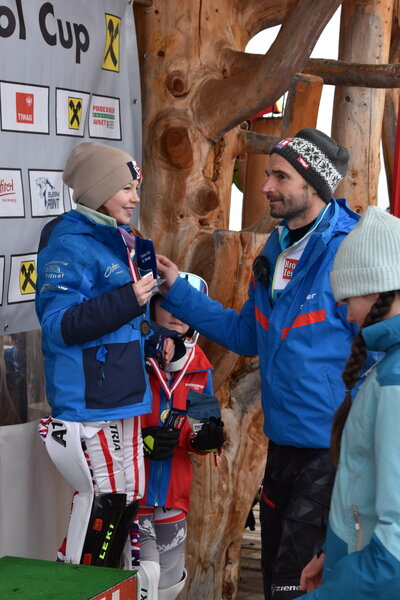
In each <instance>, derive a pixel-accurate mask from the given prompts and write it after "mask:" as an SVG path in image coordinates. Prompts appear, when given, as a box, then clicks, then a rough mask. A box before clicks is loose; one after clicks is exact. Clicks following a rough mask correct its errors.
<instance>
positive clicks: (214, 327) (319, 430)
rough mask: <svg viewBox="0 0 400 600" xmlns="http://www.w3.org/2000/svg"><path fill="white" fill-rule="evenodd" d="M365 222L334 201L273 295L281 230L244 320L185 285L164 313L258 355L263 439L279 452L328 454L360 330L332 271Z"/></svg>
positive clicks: (270, 244) (177, 287)
mask: <svg viewBox="0 0 400 600" xmlns="http://www.w3.org/2000/svg"><path fill="white" fill-rule="evenodd" d="M358 219H359V216H358V215H357V214H356V213H354V212H353V211H351V210H350V208H349V207H348V205H347V203H346V201H345V200H335V199H332V200H331V202H330V203H329V205H328V207H327V210H326V211H325V213H324V215H323V217H322V218H321V220H320V221H319V223H318V225H317V226H316V228H315V229H314V230H313V231H312V233H311V234H309V235H310V237H309V240H308V243H307V245H306V246H305V248H304V250H303V252H302V254H301V258H300V259H299V261H298V263H297V264H296V268H295V269H294V271H293V276H292V277H291V279H290V281H289V283H288V285H287V286H286V288H285V289H284V290H283V291H282V293H281V294H280V296H279V298H278V299H277V300H276V301H275V300H274V299H273V297H272V294H271V285H272V282H273V281H274V277H275V270H276V268H277V264H278V263H279V259H280V255H281V254H282V247H281V243H280V237H279V231H278V229H275V230H274V232H273V233H272V234H271V235H270V236H269V238H268V240H267V243H266V245H265V247H264V249H263V251H262V255H263V256H265V257H266V259H267V261H268V266H269V285H268V286H267V287H266V286H265V285H264V284H263V283H261V282H260V281H257V280H256V279H255V278H254V277H253V278H252V281H251V283H250V286H249V291H248V300H247V301H246V303H245V304H244V306H243V308H242V310H241V311H240V313H237V312H236V311H235V310H233V309H225V308H223V307H222V306H221V304H220V303H219V302H216V301H214V300H212V299H211V298H209V297H207V296H205V294H199V293H197V292H196V290H194V289H193V288H191V286H190V284H188V282H187V281H185V280H184V279H182V278H180V277H179V278H178V279H177V280H176V282H175V283H174V285H173V286H172V288H171V289H170V291H169V293H168V294H167V296H166V297H165V298H164V300H163V302H162V306H163V307H164V308H166V309H167V310H168V311H170V312H171V313H172V314H174V315H176V316H177V317H178V318H179V319H181V320H182V321H183V322H184V323H189V324H190V326H191V327H193V328H195V329H196V330H197V331H199V332H200V333H201V334H203V335H205V336H206V337H208V338H210V339H212V340H214V341H215V342H217V343H219V344H221V345H222V346H225V347H227V348H229V349H230V350H233V351H234V352H237V353H238V354H243V355H246V356H253V355H256V354H258V355H259V357H260V375H261V386H262V388H261V389H262V394H261V398H262V406H263V411H264V432H265V434H266V436H267V437H269V438H270V439H271V440H272V441H274V442H275V443H276V444H279V445H287V446H294V447H299V448H327V447H329V443H330V432H331V426H332V419H333V415H334V413H335V412H336V409H337V408H338V406H339V405H340V403H341V402H342V400H343V397H344V393H345V389H344V384H343V382H342V379H341V374H342V371H343V368H344V365H345V362H346V360H347V357H348V355H349V352H350V345H351V342H352V338H353V336H354V333H355V331H356V328H355V326H354V325H353V324H351V323H349V322H348V321H347V320H346V314H347V308H346V306H345V305H338V304H337V303H336V301H335V299H334V297H333V294H332V290H331V286H330V281H329V272H330V270H331V267H332V264H333V259H334V256H335V253H336V251H337V248H338V246H339V245H340V243H341V242H342V240H343V239H344V237H345V236H346V234H347V233H348V232H349V231H350V230H351V229H352V228H353V227H354V226H355V224H356V223H357V221H358Z"/></svg>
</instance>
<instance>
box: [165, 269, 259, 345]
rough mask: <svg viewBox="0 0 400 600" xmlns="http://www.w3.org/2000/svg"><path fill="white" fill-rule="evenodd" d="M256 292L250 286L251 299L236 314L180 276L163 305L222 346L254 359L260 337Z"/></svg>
mask: <svg viewBox="0 0 400 600" xmlns="http://www.w3.org/2000/svg"><path fill="white" fill-rule="evenodd" d="M253 293H254V292H253V290H252V286H251V285H250V288H249V299H248V300H247V302H246V303H245V304H244V306H243V308H242V310H241V311H240V313H237V312H236V311H235V310H233V309H232V308H223V306H222V305H221V304H220V303H219V302H217V301H216V300H212V299H211V298H209V297H208V296H206V295H205V294H204V293H203V292H199V291H197V290H196V289H195V288H194V287H193V286H191V285H190V283H189V282H188V281H187V280H186V279H183V278H182V277H178V279H177V280H176V281H175V283H174V285H173V286H172V288H171V289H170V291H169V293H168V294H167V296H166V297H165V298H164V299H163V301H162V303H161V306H162V307H163V308H165V309H166V310H168V311H169V312H170V313H172V314H173V315H175V316H176V317H178V318H179V319H180V320H181V321H183V322H184V323H187V324H188V325H190V326H191V327H193V328H194V329H196V331H198V332H199V333H201V334H202V335H204V336H206V337H207V338H209V339H210V340H213V341H214V342H217V343H218V344H220V345H221V346H224V347H225V348H228V349H229V350H232V351H233V352H236V353H237V354H242V355H244V356H254V355H256V354H257V337H256V323H255V318H254V299H253Z"/></svg>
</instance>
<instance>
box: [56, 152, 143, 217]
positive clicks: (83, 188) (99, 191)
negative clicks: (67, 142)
mask: <svg viewBox="0 0 400 600" xmlns="http://www.w3.org/2000/svg"><path fill="white" fill-rule="evenodd" d="M134 179H138V180H139V183H140V180H141V179H142V174H141V171H140V168H139V166H138V164H137V163H136V161H134V160H133V158H132V157H131V156H130V155H129V154H128V153H127V152H125V151H124V150H121V149H120V148H115V147H114V146H107V145H106V144H100V143H98V142H83V143H82V144H79V145H78V146H75V148H73V149H72V151H71V153H70V155H69V157H68V159H67V163H66V165H65V169H64V173H63V181H64V183H66V184H67V185H68V186H69V187H71V188H72V189H73V190H74V193H73V198H74V202H76V203H79V204H83V205H84V206H87V207H88V208H91V209H93V210H97V209H98V208H100V206H102V205H103V204H104V203H105V202H107V200H109V199H110V198H111V197H112V196H114V194H116V193H117V192H118V191H119V190H121V189H122V188H124V187H125V186H126V185H128V184H129V183H130V182H131V181H132V180H134Z"/></svg>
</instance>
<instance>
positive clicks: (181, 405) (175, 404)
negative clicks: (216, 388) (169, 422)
mask: <svg viewBox="0 0 400 600" xmlns="http://www.w3.org/2000/svg"><path fill="white" fill-rule="evenodd" d="M147 364H148V367H149V379H150V386H151V391H152V394H153V408H152V412H151V414H147V415H143V416H142V417H141V424H142V428H144V427H149V426H153V425H162V421H161V419H160V416H161V414H162V413H163V411H165V410H168V409H171V408H175V409H180V410H187V395H188V393H189V391H190V390H194V391H195V392H198V393H200V394H201V393H205V394H212V393H213V389H212V378H211V371H212V366H211V364H210V363H209V361H208V359H207V357H206V355H205V354H204V352H203V351H202V350H201V348H200V346H197V345H195V346H194V347H193V348H192V350H191V351H190V352H189V354H188V359H187V361H186V362H185V365H184V367H183V368H182V369H181V370H180V371H176V372H174V373H171V375H172V377H171V378H170V379H168V377H167V375H166V373H165V372H164V371H162V370H161V369H160V368H159V367H158V366H157V363H156V362H155V361H154V360H148V361H147ZM191 433H192V428H191V426H190V424H189V422H188V421H187V419H185V422H184V425H183V427H182V429H181V432H180V436H179V442H178V445H177V446H176V447H175V454H174V456H173V457H172V458H167V459H165V460H151V459H149V458H145V471H146V488H145V493H144V496H143V498H142V500H141V504H142V505H144V506H163V507H165V508H179V509H181V510H183V511H184V512H186V513H187V512H188V510H189V503H190V489H191V487H192V463H191V461H190V456H189V452H195V451H194V450H193V448H192V446H191V445H190V438H191ZM196 454H197V453H196ZM200 454H201V453H200Z"/></svg>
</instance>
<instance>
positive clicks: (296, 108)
mask: <svg viewBox="0 0 400 600" xmlns="http://www.w3.org/2000/svg"><path fill="white" fill-rule="evenodd" d="M323 84H324V81H323V79H322V78H321V77H317V76H315V75H309V74H306V73H296V75H294V76H293V78H292V82H291V84H290V88H289V94H288V99H287V102H286V107H285V112H284V114H283V121H282V137H290V136H292V135H295V134H296V133H297V132H298V131H300V129H303V128H304V127H315V126H316V124H317V117H318V109H319V103H320V100H321V94H322V87H323Z"/></svg>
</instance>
